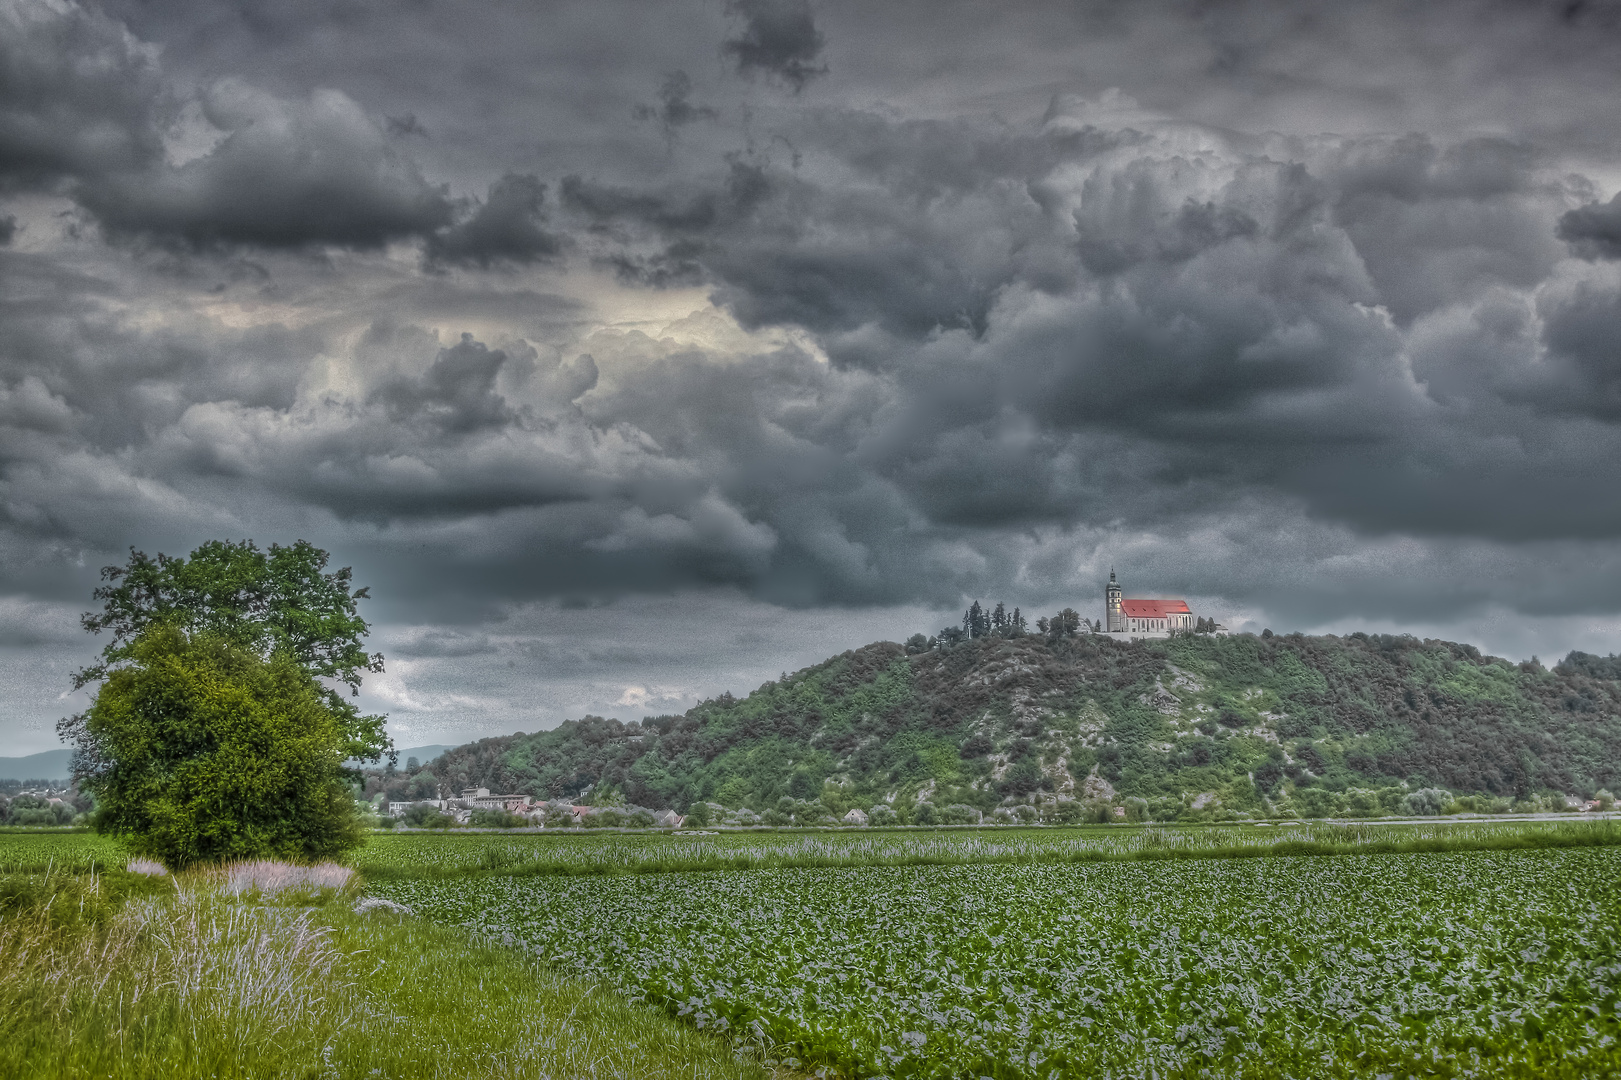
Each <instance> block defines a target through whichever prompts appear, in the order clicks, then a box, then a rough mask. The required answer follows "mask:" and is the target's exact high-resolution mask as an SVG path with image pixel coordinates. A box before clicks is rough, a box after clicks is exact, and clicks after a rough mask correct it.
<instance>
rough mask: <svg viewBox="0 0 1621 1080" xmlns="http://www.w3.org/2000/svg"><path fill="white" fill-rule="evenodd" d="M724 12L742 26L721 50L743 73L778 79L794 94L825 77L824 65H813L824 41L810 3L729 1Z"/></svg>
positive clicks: (802, 0)
mask: <svg viewBox="0 0 1621 1080" xmlns="http://www.w3.org/2000/svg"><path fill="white" fill-rule="evenodd" d="M727 10H728V11H730V12H732V13H733V14H734V15H736V16H738V17H739V18H741V19H742V21H743V23H742V26H741V27H740V28H739V29H738V31H737V35H736V36H735V37H730V38H727V39H726V40H725V41H724V42H722V43H721V51H722V52H724V53H725V54H726V55H728V56H730V57H731V58H732V59H733V60H735V61H736V62H737V69H738V70H739V71H740V72H742V73H743V74H745V75H748V74H751V73H753V72H761V73H763V74H765V75H768V76H771V77H773V78H777V79H781V80H782V81H783V82H785V83H787V84H788V85H789V86H791V87H793V88H794V91H795V92H796V93H797V92H799V91H800V90H803V89H804V87H805V83H807V82H808V81H810V80H811V79H813V78H815V77H816V76H818V75H825V74H827V65H826V64H817V63H816V58H817V57H819V56H821V55H822V48H823V47H824V46H825V45H826V44H827V41H826V39H825V38H824V37H823V36H822V32H821V31H820V30H818V29H816V19H815V16H814V14H813V13H812V12H811V6H810V0H729V2H728V4H727Z"/></svg>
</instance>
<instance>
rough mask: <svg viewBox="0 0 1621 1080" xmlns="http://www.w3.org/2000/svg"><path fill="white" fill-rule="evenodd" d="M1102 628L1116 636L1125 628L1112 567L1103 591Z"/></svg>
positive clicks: (1117, 585) (1117, 584)
mask: <svg viewBox="0 0 1621 1080" xmlns="http://www.w3.org/2000/svg"><path fill="white" fill-rule="evenodd" d="M1103 614H1104V619H1103V628H1104V629H1105V630H1107V631H1109V632H1110V633H1111V634H1117V633H1120V632H1121V631H1123V630H1125V628H1126V616H1125V612H1124V610H1123V609H1122V605H1121V603H1120V583H1119V582H1118V581H1116V580H1115V579H1114V567H1112V566H1111V567H1109V584H1108V585H1106V586H1105V587H1104V589H1103Z"/></svg>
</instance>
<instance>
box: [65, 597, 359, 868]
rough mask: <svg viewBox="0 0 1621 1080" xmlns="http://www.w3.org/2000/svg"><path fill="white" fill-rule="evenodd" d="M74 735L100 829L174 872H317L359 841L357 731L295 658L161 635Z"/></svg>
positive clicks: (141, 649)
mask: <svg viewBox="0 0 1621 1080" xmlns="http://www.w3.org/2000/svg"><path fill="white" fill-rule="evenodd" d="M119 661H120V662H119V664H118V666H117V667H114V668H112V669H111V670H109V671H108V672H107V675H106V680H105V682H104V683H103V684H102V686H101V688H100V689H99V691H98V692H97V694H96V698H95V701H94V702H93V703H92V704H91V706H90V708H89V709H87V710H86V711H85V712H84V713H83V714H82V715H80V716H78V717H74V718H73V720H72V721H71V722H70V725H71V726H72V727H73V728H74V732H73V734H74V735H75V736H76V741H77V742H78V746H79V753H78V755H77V760H76V763H75V769H76V771H79V772H81V774H82V778H81V784H82V786H84V787H85V788H86V789H88V790H89V791H90V792H92V793H93V794H94V795H95V796H96V801H97V804H98V812H97V816H96V824H97V827H98V828H99V829H100V830H101V831H103V832H110V833H113V834H115V835H118V836H121V837H124V838H125V839H126V840H127V842H128V843H129V844H130V845H131V847H133V848H134V850H135V851H137V852H138V853H140V854H146V855H151V856H154V857H156V858H159V859H161V860H163V862H164V863H166V864H167V865H168V866H170V867H172V868H177V869H178V868H180V867H184V866H188V865H190V864H192V863H195V862H212V861H224V860H229V859H242V858H254V857H265V856H272V857H279V858H295V859H312V858H321V857H326V856H331V855H335V854H337V853H338V852H340V851H342V850H344V849H345V848H348V847H351V846H353V845H354V844H355V843H356V842H357V841H358V840H359V837H360V828H359V823H358V818H357V813H356V807H355V803H354V798H353V796H352V793H351V790H350V787H349V783H348V774H347V772H346V771H345V770H344V768H343V757H342V753H343V751H342V750H341V749H340V748H341V747H342V746H344V745H345V744H346V741H347V740H346V736H345V731H344V728H345V723H346V718H345V717H344V716H342V715H340V713H338V712H337V711H336V710H334V709H333V708H332V707H331V698H330V696H329V695H328V694H327V693H325V692H323V690H322V688H321V687H320V686H319V685H318V684H317V683H316V682H315V680H314V679H312V678H311V677H310V675H309V673H308V671H307V670H306V668H305V667H304V665H303V664H301V663H300V662H299V660H298V659H297V658H296V657H295V655H294V653H293V652H292V650H291V649H290V648H288V647H286V646H285V644H283V645H281V646H280V647H277V648H275V649H273V650H272V652H271V655H270V656H269V657H268V658H265V657H261V656H260V655H258V653H257V652H256V651H254V650H252V649H248V648H245V647H244V646H242V645H241V644H240V643H239V642H236V641H232V640H231V639H229V638H227V637H226V636H224V635H222V634H219V633H216V632H213V631H207V630H204V631H195V632H192V633H189V634H188V633H187V632H185V631H183V630H181V629H179V628H178V627H175V626H172V625H167V624H164V623H151V622H149V623H148V624H147V625H146V626H145V627H144V628H143V629H142V630H141V631H140V632H139V633H137V634H135V636H134V637H133V639H132V640H130V641H128V642H126V643H125V644H124V646H122V648H121V651H120V656H119Z"/></svg>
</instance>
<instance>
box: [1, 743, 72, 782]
mask: <svg viewBox="0 0 1621 1080" xmlns="http://www.w3.org/2000/svg"><path fill="white" fill-rule="evenodd" d="M72 756H73V751H72V750H47V751H45V752H44V753H42V754H29V755H28V756H27V757H0V783H3V782H7V781H9V782H12V783H27V782H28V781H30V780H49V781H51V782H53V783H61V784H65V783H67V776H68V759H69V758H70V757H72Z"/></svg>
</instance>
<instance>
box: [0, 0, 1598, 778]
mask: <svg viewBox="0 0 1621 1080" xmlns="http://www.w3.org/2000/svg"><path fill="white" fill-rule="evenodd" d="M1613 14H1614V13H1613V12H1612V11H1611V10H1610V9H1609V8H1608V7H1607V6H1605V5H1588V6H1587V7H1584V8H1581V9H1579V10H1578V9H1574V8H1565V7H1558V6H1551V5H1550V6H1539V5H1534V4H1509V3H1493V2H1486V0H1480V2H1475V3H1465V4H1459V5H1445V6H1423V5H1410V4H1404V3H1396V2H1389V3H1383V2H1376V0H1368V2H1365V3H1360V4H1350V5H1325V6H1321V7H1312V6H1309V5H1308V6H1304V7H1303V6H1300V5H1278V4H1270V3H1260V2H1255V3H1239V4H1231V5H1224V6H1222V7H1220V8H1210V7H1209V6H1207V5H1199V4H1191V3H1190V4H1187V5H1161V6H1154V7H1152V8H1151V9H1150V8H1146V7H1144V8H1130V9H1126V8H1121V7H1119V6H1118V5H1110V4H1098V5H1058V4H1050V5H1049V4H1029V5H1016V6H1006V5H980V4H976V3H970V2H967V0H964V2H963V3H953V4H944V5H940V4H928V5H917V6H911V5H907V4H903V3H894V4H885V5H857V4H845V3H836V2H832V0H828V2H819V3H814V4H812V3H806V2H804V0H791V2H777V0H772V2H766V0H760V2H754V0H750V2H746V3H745V2H739V3H733V4H728V5H715V4H707V5H706V4H692V5H670V6H669V8H668V10H666V9H664V8H660V9H658V10H657V11H652V10H651V9H646V8H645V7H643V6H641V5H634V4H627V5H619V4H616V3H612V2H600V3H591V4H586V3H580V4H565V5H558V6H553V7H550V8H548V9H545V10H531V9H529V8H527V7H519V6H516V5H514V6H511V7H502V8H501V9H500V11H499V12H493V13H491V12H483V11H472V10H469V9H466V8H464V7H461V6H456V5H448V4H444V5H441V4H438V3H435V2H425V3H422V4H419V5H413V6H412V7H411V8H409V9H399V8H397V7H395V6H392V5H389V6H386V7H384V6H373V5H370V4H365V3H361V4H354V5H348V6H346V7H345V8H344V10H343V11H342V12H334V11H329V10H327V8H325V7H324V6H320V5H310V6H306V7H284V6H280V5H278V6H277V8H276V10H275V11H269V10H266V11H265V12H263V13H259V14H254V13H252V12H248V11H246V9H242V10H238V9H236V8H217V7H215V6H205V5H200V4H199V5H195V6H193V5H188V4H183V3H182V4H173V5H163V6H161V7H154V6H151V5H141V4H129V5H124V4H118V3H110V4H108V5H106V6H105V7H97V8H91V7H82V6H76V5H73V4H71V3H67V2H65V0H63V2H50V3H47V2H45V0H37V2H36V0H14V2H12V3H9V4H7V5H5V6H4V7H3V9H0V20H4V22H5V26H6V28H7V33H6V34H4V35H0V38H3V41H0V86H3V88H4V89H5V93H3V94H0V238H3V239H4V240H6V241H7V242H5V243H3V244H0V281H3V283H4V288H3V289H0V331H3V332H0V622H3V623H4V625H3V626H0V639H3V640H0V660H3V662H4V663H5V664H7V665H9V667H7V668H6V671H7V672H8V673H9V674H7V675H6V677H7V678H9V679H11V680H12V682H13V683H15V684H16V685H18V686H21V687H25V688H26V689H25V690H23V691H19V696H18V700H19V701H25V702H28V703H30V704H27V705H26V710H27V711H28V715H29V717H30V719H29V720H28V723H31V724H34V725H35V726H34V727H32V728H26V729H18V733H17V734H16V735H15V738H16V740H17V742H16V746H15V747H14V748H13V750H12V751H11V752H17V753H20V752H24V751H26V750H31V749H42V748H44V746H45V745H46V743H47V742H48V740H47V739H46V736H44V735H38V734H34V733H35V732H41V731H48V723H47V722H48V721H49V720H54V718H55V715H58V714H59V712H60V710H61V709H63V708H67V707H69V705H71V702H70V701H69V699H66V698H64V699H62V701H63V702H67V703H68V704H62V703H59V702H58V700H57V695H58V694H59V693H61V691H62V690H64V689H65V686H66V684H65V683H63V682H62V680H61V679H60V678H58V676H59V675H60V671H59V670H58V669H59V668H61V665H62V664H66V663H69V661H74V662H77V661H76V659H75V656H72V655H68V654H71V653H72V652H73V648H74V646H72V645H70V644H65V640H64V637H63V634H64V631H63V630H62V627H63V626H64V625H69V624H68V623H64V621H63V620H64V617H65V616H64V614H63V613H64V612H68V611H71V610H72V609H73V608H74V605H82V604H84V603H85V602H86V601H87V599H88V595H89V591H90V588H91V587H92V586H93V583H94V577H95V570H96V568H98V567H99V566H100V565H102V564H104V563H106V562H110V561H114V560H117V559H118V558H120V557H121V556H120V553H121V552H123V551H125V550H126V549H127V548H128V546H129V545H132V544H133V545H136V546H139V547H142V548H143V549H145V550H149V551H150V550H165V551H171V552H182V551H185V550H189V549H190V547H193V546H195V545H196V544H197V543H199V542H201V541H202V540H205V539H209V538H214V537H231V538H240V537H246V536H252V537H253V538H255V539H257V540H259V541H260V542H261V543H268V542H270V541H273V540H282V541H286V540H291V539H296V538H299V537H303V538H306V539H310V540H312V541H313V542H316V543H318V544H320V545H321V546H323V547H327V548H330V549H332V550H333V551H334V553H335V555H336V557H337V558H338V559H340V560H341V561H342V562H345V563H352V564H353V565H354V566H355V567H356V572H357V578H358V580H360V581H361V582H362V583H363V584H371V585H372V586H373V594H374V595H375V596H377V597H378V600H377V601H376V602H375V606H374V610H373V612H372V614H373V617H374V618H376V619H377V620H378V624H379V627H378V634H379V640H380V647H383V648H384V650H385V652H388V651H389V650H390V649H392V650H393V653H392V654H391V655H397V656H398V657H399V658H400V659H399V663H398V665H391V668H390V672H389V673H388V674H387V676H386V677H385V678H384V679H382V680H379V682H378V685H377V687H376V688H375V690H374V691H372V692H373V693H375V695H376V697H375V698H374V700H373V703H374V704H377V705H379V707H384V708H388V709H391V710H396V711H397V715H398V716H409V717H410V719H409V724H410V725H411V726H410V730H411V731H412V732H413V735H412V736H411V737H412V738H413V739H417V740H418V741H439V739H440V736H446V737H458V738H459V737H465V736H471V735H475V734H480V733H485V732H488V731H493V730H501V729H503V726H504V727H505V729H507V730H510V729H511V728H513V727H521V728H525V729H533V728H534V727H537V726H542V725H543V724H550V723H555V722H557V721H558V720H561V719H563V718H565V717H566V716H568V715H577V714H578V713H579V712H584V711H594V712H599V713H605V714H613V715H622V716H627V717H629V716H635V715H640V713H641V712H643V711H655V712H656V711H666V710H667V709H674V708H676V707H685V705H686V704H691V703H692V702H693V701H694V700H697V699H698V698H699V697H701V696H703V695H705V694H712V693H717V692H719V691H721V690H726V689H729V690H733V691H734V692H739V691H743V690H747V689H749V687H750V685H752V683H751V682H750V680H756V681H759V680H763V679H764V678H768V677H772V676H774V675H776V674H777V673H778V672H779V671H780V670H781V669H782V668H784V667H788V666H792V663H799V662H807V661H809V660H812V659H815V658H816V657H817V656H819V655H822V654H825V653H828V652H834V651H838V650H842V649H843V648H847V647H850V646H852V645H856V644H860V643H862V642H863V641H865V640H867V639H868V638H869V637H872V636H878V635H894V634H898V633H900V631H901V630H902V629H908V632H910V630H911V629H916V630H935V629H938V625H934V624H936V623H940V622H944V621H948V620H951V619H955V618H956V617H958V616H959V614H960V611H961V609H962V608H963V607H965V606H966V605H967V603H968V601H969V600H971V599H974V598H980V599H986V598H989V599H992V600H995V599H1003V600H1006V601H1007V602H1008V603H1009V604H1019V605H1021V606H1022V607H1023V608H1024V609H1025V610H1026V611H1027V612H1029V611H1037V612H1040V611H1044V610H1047V609H1053V608H1057V607H1062V606H1066V605H1071V606H1079V607H1083V608H1089V607H1090V606H1095V601H1096V595H1097V593H1098V591H1099V589H1100V587H1101V581H1102V580H1103V579H1104V578H1106V577H1107V574H1108V571H1109V569H1110V567H1111V566H1113V567H1114V568H1115V569H1116V570H1117V571H1120V572H1121V573H1122V575H1123V576H1124V577H1125V580H1126V581H1127V583H1128V588H1130V589H1132V590H1133V591H1136V590H1141V591H1142V592H1146V593H1155V592H1164V593H1177V594H1185V595H1187V596H1188V597H1189V598H1190V600H1191V601H1192V602H1193V603H1194V606H1195V608H1196V609H1197V610H1200V611H1201V612H1208V613H1212V614H1214V615H1216V616H1217V617H1218V618H1221V619H1222V620H1223V621H1225V622H1228V623H1229V624H1230V625H1234V626H1237V627H1241V628H1243V627H1247V628H1252V629H1259V628H1260V627H1262V626H1267V625H1270V626H1273V627H1274V628H1275V629H1294V628H1299V629H1305V630H1310V629H1314V628H1324V629H1332V630H1336V631H1342V630H1346V629H1351V628H1355V627H1357V626H1367V627H1370V628H1375V629H1382V630H1396V631H1401V630H1410V631H1412V632H1421V633H1430V632H1434V633H1443V632H1444V633H1447V634H1449V635H1452V636H1458V637H1465V638H1468V639H1471V640H1475V641H1477V642H1479V643H1481V644H1483V645H1484V646H1486V647H1488V648H1495V649H1498V650H1501V651H1505V652H1510V653H1513V654H1514V655H1526V654H1529V653H1530V652H1532V651H1540V652H1541V653H1542V654H1543V655H1544V656H1548V655H1553V654H1556V653H1559V652H1562V651H1563V650H1566V649H1569V648H1575V647H1579V648H1583V649H1586V650H1588V651H1597V652H1613V651H1615V649H1616V647H1617V646H1616V642H1615V640H1614V637H1615V634H1616V633H1617V632H1618V629H1621V500H1618V499H1616V498H1615V497H1614V493H1613V489H1614V481H1613V479H1612V478H1611V473H1612V472H1613V463H1614V462H1615V461H1616V460H1621V350H1618V348H1617V346H1616V344H1615V343H1616V342H1617V341H1618V340H1621V210H1618V209H1617V208H1618V206H1621V194H1618V193H1617V190H1616V189H1617V187H1618V186H1621V163H1618V162H1617V160H1616V155H1615V151H1614V149H1613V148H1614V147H1615V146H1617V145H1621V130H1616V129H1617V128H1618V126H1621V125H1618V122H1617V121H1616V120H1615V119H1614V118H1613V117H1612V116H1611V111H1610V110H1607V109H1605V108H1603V107H1602V103H1603V102H1604V101H1607V100H1609V97H1610V94H1611V93H1612V92H1614V91H1616V90H1621V86H1618V85H1617V84H1618V83H1621V63H1617V60H1621V24H1618V23H1617V22H1616V20H1615V19H1614V18H1613V17H1612V16H1613ZM429 42H431V47H429V46H428V44H426V43H429ZM1439 43H1444V44H1445V50H1444V55H1445V56H1447V57H1449V60H1448V62H1447V74H1446V77H1445V78H1442V77H1440V76H1438V75H1437V74H1436V73H1435V71H1434V70H1433V68H1434V64H1433V62H1432V61H1433V57H1434V56H1435V55H1438V54H1437V53H1436V52H1435V50H1436V48H1438V47H1439ZM1488 73H1489V75H1488ZM682 612H688V613H690V614H689V615H686V616H683V614H682ZM656 624H657V625H656ZM564 628H567V629H566V630H565V629H564ZM666 635H677V636H680V637H681V639H682V641H681V644H680V646H679V647H676V646H675V645H671V644H668V643H667V642H664V640H663V638H664V636H666ZM68 637H69V639H70V638H71V634H69V635H68ZM89 647H90V646H89V643H88V642H83V643H81V644H80V646H79V648H80V649H81V650H82V651H84V652H88V651H89ZM790 656H791V658H792V660H791V661H790V659H788V657H790ZM53 679H54V680H56V682H54V683H53V682H52V680H53ZM57 683H61V684H62V685H60V686H58V685H57ZM53 686H55V687H56V688H55V689H51V687H53ZM47 714H48V715H47ZM403 722H405V721H402V723H403ZM41 725H44V726H41ZM401 730H402V731H403V730H405V729H403V728H402V729H401ZM41 740H46V742H41Z"/></svg>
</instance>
